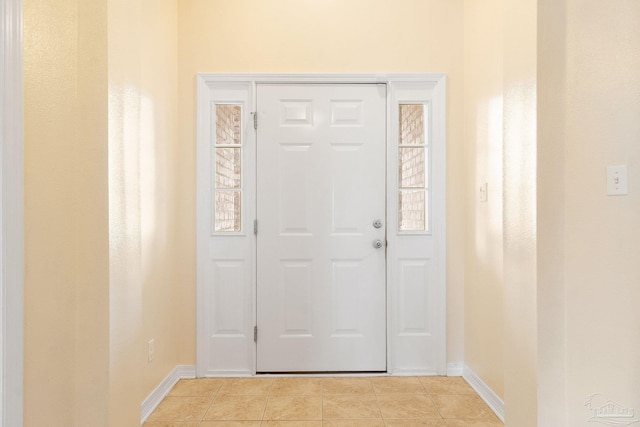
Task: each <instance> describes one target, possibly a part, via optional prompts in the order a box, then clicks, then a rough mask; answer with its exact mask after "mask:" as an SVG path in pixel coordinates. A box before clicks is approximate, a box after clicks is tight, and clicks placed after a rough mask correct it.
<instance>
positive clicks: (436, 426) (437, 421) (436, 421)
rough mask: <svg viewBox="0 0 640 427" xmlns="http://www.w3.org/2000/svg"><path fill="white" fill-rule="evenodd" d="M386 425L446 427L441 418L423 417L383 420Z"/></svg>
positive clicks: (389, 426)
mask: <svg viewBox="0 0 640 427" xmlns="http://www.w3.org/2000/svg"><path fill="white" fill-rule="evenodd" d="M385 423H386V424H385V425H386V426H387V427H447V424H446V423H445V420H443V419H442V418H431V419H429V418H424V419H417V420H385Z"/></svg>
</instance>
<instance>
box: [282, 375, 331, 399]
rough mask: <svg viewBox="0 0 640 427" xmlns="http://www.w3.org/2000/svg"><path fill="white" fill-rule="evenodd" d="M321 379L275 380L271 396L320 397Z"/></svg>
mask: <svg viewBox="0 0 640 427" xmlns="http://www.w3.org/2000/svg"><path fill="white" fill-rule="evenodd" d="M321 394H322V379H321V378H275V379H274V380H273V385H272V386H271V395H272V396H274V395H321Z"/></svg>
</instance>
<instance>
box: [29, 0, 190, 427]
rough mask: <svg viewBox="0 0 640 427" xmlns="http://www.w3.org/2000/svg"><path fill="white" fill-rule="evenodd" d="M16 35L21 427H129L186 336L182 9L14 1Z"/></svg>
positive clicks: (171, 4) (162, 4)
mask: <svg viewBox="0 0 640 427" xmlns="http://www.w3.org/2000/svg"><path fill="white" fill-rule="evenodd" d="M143 11H144V13H143ZM107 18H109V20H110V22H111V23H112V24H111V25H110V26H108V24H107V22H108V21H107ZM24 25H25V28H24V34H25V43H24V58H25V60H24V78H25V79H24V80H25V86H24V89H25V273H26V274H25V394H24V399H25V425H26V426H34V427H35V426H38V427H39V426H44V425H46V426H52V427H53V426H61V427H69V426H79V425H82V426H93V425H96V426H106V425H112V426H118V427H121V426H133V425H138V423H139V421H140V404H141V403H142V401H143V399H144V398H146V396H147V395H148V394H149V393H150V392H151V391H152V390H153V389H154V388H155V387H156V386H157V385H158V384H159V383H160V382H161V381H162V379H164V378H165V377H166V375H167V374H168V373H169V372H170V371H171V369H173V368H174V367H175V366H176V365H177V364H178V343H177V340H176V337H177V336H178V335H179V334H180V332H181V329H180V325H176V324H175V323H174V322H173V319H174V318H175V317H176V315H175V314H176V311H177V310H178V309H179V308H177V306H176V305H175V304H174V302H175V300H176V297H177V295H178V294H179V293H180V289H179V286H178V284H177V283H178V278H177V277H176V271H175V269H173V268H172V265H173V263H172V262H171V260H172V259H173V258H174V257H175V251H177V249H176V244H175V240H176V235H177V234H178V233H179V228H178V225H177V219H176V211H175V206H176V203H175V197H176V192H177V187H176V185H175V182H176V179H177V178H176V168H175V167H173V163H172V159H174V158H175V157H176V156H175V152H176V151H177V150H178V146H177V125H176V124H177V119H176V116H177V83H176V82H177V3H176V2H175V1H173V0H167V1H157V0H154V1H151V0H147V1H145V0H140V1H137V2H132V1H126V2H125V1H117V0H113V1H109V2H107V1H105V0H91V1H87V0H82V1H78V0H56V1H51V0H25V2H24ZM158 70H161V71H158ZM110 273H111V274H110ZM151 338H155V341H156V359H155V361H154V362H153V363H147V341H148V340H149V339H151Z"/></svg>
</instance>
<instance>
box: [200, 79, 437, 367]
mask: <svg viewBox="0 0 640 427" xmlns="http://www.w3.org/2000/svg"><path fill="white" fill-rule="evenodd" d="M360 83H368V84H382V85H386V89H387V97H386V120H385V126H386V140H387V166H386V167H387V177H386V179H387V182H386V187H387V192H386V204H387V206H386V209H387V214H386V217H387V240H388V244H389V245H388V247H387V261H386V263H387V266H386V272H387V273H386V274H387V310H386V313H387V314H386V322H387V327H386V329H387V372H388V373H389V374H392V375H434V374H437V375H443V374H445V373H446V336H445V330H446V323H445V319H446V316H445V313H446V311H445V307H446V292H445V291H446V286H445V283H446V278H445V253H446V235H445V87H446V79H445V76H444V75H423V74H420V75H264V74H262V75H221V74H200V75H198V78H197V85H198V88H197V90H198V112H197V114H198V116H197V121H198V123H197V166H198V167H197V281H198V285H197V320H198V331H197V346H198V351H197V375H198V376H199V377H214V376H225V375H226V376H238V375H253V374H255V373H256V368H257V358H256V349H257V345H256V343H255V342H254V340H253V334H254V326H255V325H256V324H257V318H256V304H257V299H256V237H255V236H254V235H253V232H252V231H253V230H252V229H253V224H252V223H253V219H255V215H256V212H255V207H256V200H257V198H256V188H257V183H256V177H255V170H256V169H255V168H256V163H255V159H256V155H257V153H256V145H255V142H256V133H255V131H254V130H253V126H252V121H253V120H252V119H253V116H252V114H251V113H252V112H254V111H255V110H256V87H257V86H258V85H261V84H285V85H290V84H360ZM216 103H223V104H237V105H242V106H243V129H244V137H245V142H244V144H245V145H244V146H243V154H242V162H243V163H242V164H243V173H242V182H243V184H242V185H243V187H242V206H243V211H242V224H243V225H242V231H241V232H235V233H227V234H221V233H217V234H216V233H212V206H213V205H212V194H213V191H212V183H213V175H212V173H213V162H212V150H213V148H212V147H213V145H212V144H213V138H214V136H213V135H214V134H215V129H214V127H215V126H214V117H213V115H212V113H211V112H212V108H213V106H215V104H216ZM401 104H419V105H422V106H424V111H425V121H426V125H425V128H426V130H425V132H426V134H425V141H426V145H427V149H428V160H427V166H426V168H427V170H428V173H427V181H428V188H426V190H425V193H426V199H427V202H426V203H427V212H426V218H427V223H428V229H426V230H423V231H416V232H409V231H400V230H399V227H398V212H397V211H398V203H399V190H398V188H399V187H398V161H399V160H398V157H399V156H398V150H399V147H398V144H399V139H400V138H399V127H398V121H399V107H400V105H401ZM262 120H263V118H261V117H260V114H258V125H259V126H258V127H260V126H262Z"/></svg>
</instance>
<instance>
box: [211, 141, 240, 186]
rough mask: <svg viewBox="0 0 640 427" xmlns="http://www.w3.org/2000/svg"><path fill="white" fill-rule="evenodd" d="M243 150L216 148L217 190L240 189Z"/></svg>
mask: <svg viewBox="0 0 640 427" xmlns="http://www.w3.org/2000/svg"><path fill="white" fill-rule="evenodd" d="M241 150H242V149H241V148H216V188H240V176H241V172H242V169H241V158H242V151H241Z"/></svg>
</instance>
